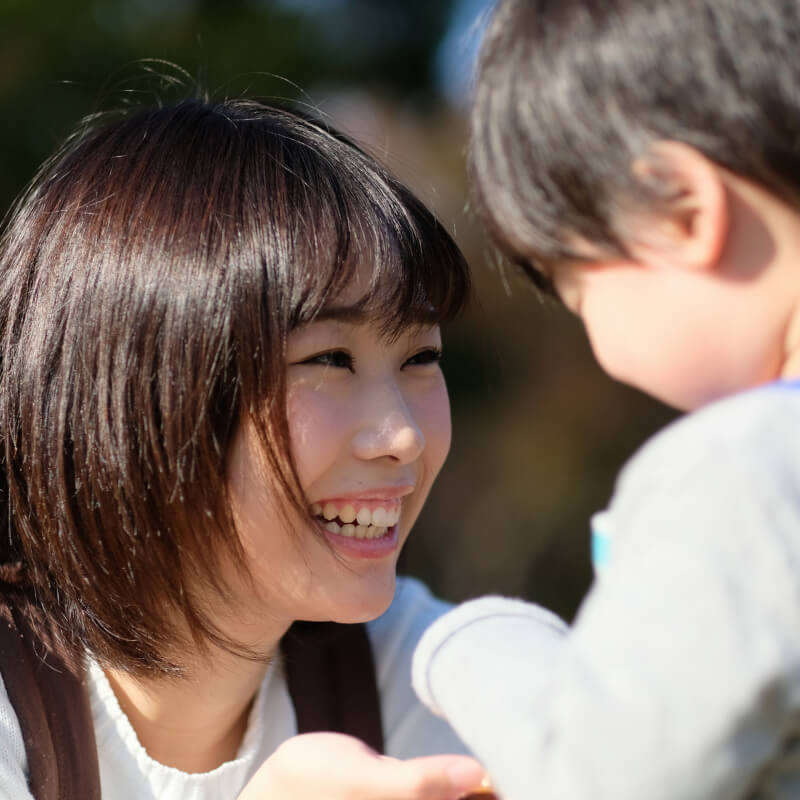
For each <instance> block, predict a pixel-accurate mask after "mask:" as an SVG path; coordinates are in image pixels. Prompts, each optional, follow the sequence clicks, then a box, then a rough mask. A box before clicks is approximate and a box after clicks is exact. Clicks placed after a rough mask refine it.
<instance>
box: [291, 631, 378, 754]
mask: <svg viewBox="0 0 800 800" xmlns="http://www.w3.org/2000/svg"><path fill="white" fill-rule="evenodd" d="M281 649H282V651H283V659H284V663H285V665H286V682H287V684H288V686H289V694H290V695H291V697H292V703H293V704H294V710H295V714H296V716H297V729H298V732H299V733H312V732H314V731H334V732H337V733H349V734H350V735H351V736H357V737H358V738H359V739H361V740H362V741H363V742H366V743H367V744H368V745H369V746H370V747H371V748H372V749H373V750H376V751H377V752H379V753H383V749H384V744H383V725H382V722H381V706H380V695H379V694H378V682H377V679H376V676H375V661H374V659H373V655H372V647H371V645H370V641H369V636H368V635H367V629H366V626H365V625H363V624H356V625H342V624H337V623H333V622H314V623H309V622H296V623H295V624H294V625H292V627H291V628H290V629H289V632H288V633H287V634H286V635H285V636H284V637H283V639H282V640H281Z"/></svg>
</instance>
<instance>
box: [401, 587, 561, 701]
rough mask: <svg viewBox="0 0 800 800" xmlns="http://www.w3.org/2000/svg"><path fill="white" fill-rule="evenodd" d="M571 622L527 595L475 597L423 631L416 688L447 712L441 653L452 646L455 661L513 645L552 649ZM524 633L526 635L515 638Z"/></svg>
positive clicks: (416, 658) (414, 672) (415, 670)
mask: <svg viewBox="0 0 800 800" xmlns="http://www.w3.org/2000/svg"><path fill="white" fill-rule="evenodd" d="M566 631H567V626H566V624H565V623H564V622H563V620H561V619H560V618H559V617H557V616H556V615H555V614H553V613H552V612H550V611H547V610H546V609H544V608H542V607H541V606H537V605H534V604H531V603H527V602H524V601H522V600H515V599H511V598H507V597H498V596H489V597H482V598H480V599H478V600H471V601H469V602H466V603H462V604H461V605H459V606H457V607H456V608H454V609H453V610H452V611H450V612H448V613H447V614H444V615H443V616H441V617H439V619H437V620H436V621H435V622H434V623H433V624H432V625H431V626H430V627H429V628H428V629H427V630H426V631H425V633H424V634H423V636H422V638H421V639H420V642H419V644H418V645H417V648H416V651H415V653H414V660H413V663H412V683H413V686H414V690H415V691H416V693H417V695H418V696H419V698H420V699H421V700H422V702H423V703H425V705H427V706H428V707H429V708H430V709H431V710H432V711H433V712H435V713H437V714H441V713H442V711H443V709H442V708H441V707H440V704H439V702H437V698H436V692H435V690H434V685H433V680H432V670H433V666H434V665H435V664H436V662H437V657H438V656H439V655H440V654H441V653H442V652H443V651H444V650H445V649H447V650H448V652H449V656H450V657H449V658H448V659H447V660H448V661H449V662H451V663H452V662H453V661H454V660H458V659H459V658H461V659H464V660H467V659H470V658H471V657H472V656H474V655H475V654H477V653H478V652H479V651H486V650H491V649H493V648H499V649H496V650H495V652H503V651H505V650H507V649H509V648H512V649H517V648H518V650H530V649H531V647H534V648H535V647H537V642H538V646H539V647H541V649H542V650H543V651H544V650H547V649H549V647H548V645H550V644H552V642H553V640H554V639H558V640H560V639H561V638H562V637H563V635H564V633H566ZM520 633H523V634H524V637H525V641H524V642H522V641H517V642H515V641H513V640H515V639H517V638H518V636H519V634H520Z"/></svg>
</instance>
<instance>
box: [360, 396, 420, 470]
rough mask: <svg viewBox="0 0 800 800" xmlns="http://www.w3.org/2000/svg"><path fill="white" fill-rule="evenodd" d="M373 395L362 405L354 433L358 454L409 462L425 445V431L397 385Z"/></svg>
mask: <svg viewBox="0 0 800 800" xmlns="http://www.w3.org/2000/svg"><path fill="white" fill-rule="evenodd" d="M379 395H380V396H378V395H377V394H376V395H373V397H372V399H371V402H370V401H369V400H368V402H367V403H366V404H365V407H364V408H363V409H362V417H361V421H360V423H359V425H358V429H357V430H356V434H355V436H354V437H353V452H354V455H355V456H356V457H357V458H362V459H375V458H386V457H388V458H391V459H394V460H395V461H398V462H400V463H403V464H406V463H409V462H411V461H414V460H415V459H417V458H419V456H420V455H421V454H422V451H423V450H424V449H425V435H424V434H423V432H422V429H421V428H420V427H419V425H418V423H417V421H416V420H415V418H414V415H413V413H412V411H411V409H410V408H409V405H408V403H407V402H406V399H405V398H404V397H403V395H402V393H401V392H400V391H399V390H398V389H395V390H394V391H390V392H381V393H379Z"/></svg>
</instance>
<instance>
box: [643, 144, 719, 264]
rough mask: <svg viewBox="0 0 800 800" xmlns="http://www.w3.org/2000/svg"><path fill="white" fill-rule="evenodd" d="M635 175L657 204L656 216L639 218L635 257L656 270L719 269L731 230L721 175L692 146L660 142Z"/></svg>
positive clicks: (645, 157) (653, 212) (709, 161)
mask: <svg viewBox="0 0 800 800" xmlns="http://www.w3.org/2000/svg"><path fill="white" fill-rule="evenodd" d="M631 170H632V172H633V174H634V176H635V177H636V178H637V179H638V180H639V181H641V182H642V183H643V184H644V185H645V186H647V187H648V188H649V191H651V192H652V193H653V194H654V195H656V197H657V198H658V200H656V201H655V203H654V206H655V210H654V211H652V212H644V213H643V214H640V213H637V212H634V214H633V217H634V218H635V221H636V225H635V228H633V229H632V231H631V236H630V238H629V242H630V244H631V252H632V253H633V254H634V255H635V256H636V257H637V258H639V259H641V260H642V261H645V262H651V263H654V264H656V263H657V264H661V265H672V266H678V267H683V268H685V269H692V270H709V269H714V268H715V267H716V265H717V263H718V262H719V259H720V256H721V255H722V250H723V248H724V246H725V241H726V239H727V235H728V224H729V199H728V193H727V189H726V186H725V182H724V179H723V175H722V171H721V169H720V168H719V167H718V166H717V165H716V164H715V163H714V162H713V161H711V160H710V159H708V158H706V157H705V156H704V155H703V154H702V153H700V152H699V151H698V150H695V149H694V148H693V147H690V146H689V145H687V144H683V143H682V142H675V141H660V142H656V143H655V144H654V145H653V146H652V147H651V148H650V150H648V152H647V153H646V154H645V155H643V156H640V157H639V158H637V159H636V160H635V161H634V162H633V164H632V166H631ZM656 203H658V205H656Z"/></svg>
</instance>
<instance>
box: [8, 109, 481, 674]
mask: <svg viewBox="0 0 800 800" xmlns="http://www.w3.org/2000/svg"><path fill="white" fill-rule="evenodd" d="M356 268H358V269H359V270H366V273H365V274H366V275H367V276H368V278H369V279H370V280H369V289H368V291H367V294H366V295H365V297H364V298H363V302H364V304H365V307H366V309H367V311H368V312H369V313H371V314H372V316H373V318H374V319H375V321H376V324H377V325H378V328H379V330H380V332H381V334H382V335H386V336H392V335H394V334H396V333H398V332H399V331H400V329H401V328H402V327H403V326H405V325H406V324H408V323H411V322H420V321H425V322H431V323H434V322H445V321H448V320H449V319H451V318H452V317H453V316H454V315H456V314H457V313H458V312H459V311H460V309H461V308H462V306H463V304H464V303H465V300H466V297H467V294H468V287H469V278H468V273H467V268H466V264H465V262H464V260H463V257H462V255H461V253H460V252H459V250H458V248H457V247H456V245H455V244H454V242H453V241H452V239H451V237H450V236H449V235H448V233H447V232H446V231H445V230H444V229H443V228H442V227H441V226H440V225H439V224H438V223H437V222H436V220H435V219H434V217H433V216H432V215H431V214H430V212H428V211H427V210H426V209H425V208H424V207H423V206H422V204H421V203H420V202H419V201H418V200H416V199H415V198H414V197H413V195H412V194H411V193H410V192H409V191H408V190H407V189H406V188H404V187H403V186H402V185H400V184H399V183H398V182H397V181H396V180H395V179H394V178H393V177H391V176H390V175H389V174H388V173H387V172H386V170H384V169H383V168H382V167H381V166H380V165H379V164H378V163H377V162H376V161H375V160H374V159H372V158H371V157H370V156H368V155H366V154H365V153H364V152H363V151H362V150H361V149H359V148H358V147H356V146H355V145H354V144H352V143H351V142H350V141H348V140H347V139H346V138H345V137H343V136H342V135H341V134H339V133H337V132H336V131H334V130H332V129H331V128H330V127H329V126H328V125H326V124H323V123H322V122H320V121H319V120H316V119H313V118H311V117H309V116H306V115H304V114H299V113H297V112H296V111H292V110H289V109H287V108H281V107H276V106H268V105H264V104H262V103H259V102H256V101H251V100H232V101H225V102H219V103H213V102H206V101H204V100H199V99H190V100H187V101H184V102H181V103H178V104H177V105H174V106H167V107H160V108H155V109H150V110H142V111H139V112H136V113H133V114H129V115H127V116H124V117H123V118H122V119H119V120H115V121H113V122H111V123H108V122H105V123H102V124H99V123H97V122H96V121H95V122H94V123H93V124H91V125H89V126H88V127H87V128H85V129H82V130H81V131H80V132H79V133H78V134H76V135H75V136H74V137H73V138H72V140H71V141H69V142H68V144H67V145H66V147H65V149H63V150H62V151H61V152H59V153H58V154H57V155H56V156H55V157H54V158H53V159H52V160H50V161H49V162H48V163H47V164H46V165H45V167H44V168H43V170H42V171H41V174H40V175H39V176H38V177H37V179H36V180H35V181H34V183H33V185H32V187H31V188H30V190H29V191H28V192H27V193H26V194H25V195H24V196H23V198H22V199H21V200H20V202H19V203H18V205H17V206H16V208H15V210H14V211H13V213H12V214H11V216H10V217H9V219H8V221H7V223H6V226H5V230H4V232H3V238H2V243H1V244H0V358H1V359H2V362H1V363H2V369H1V370H0V458H2V471H3V474H2V480H1V481H0V528H1V529H0V556H2V558H0V560H4V561H8V560H13V559H21V560H22V562H23V564H24V567H25V569H26V570H27V573H28V576H29V578H30V580H31V582H32V584H33V589H34V591H35V592H36V596H37V599H38V601H39V602H40V603H41V604H42V607H43V609H44V611H45V612H46V614H47V615H48V617H49V619H50V620H51V621H52V623H53V624H54V626H55V629H56V633H57V634H58V635H60V636H61V637H63V638H64V639H66V640H68V641H69V642H70V643H71V645H72V646H73V647H74V648H75V651H76V652H81V651H83V650H85V649H88V650H89V651H90V652H91V653H93V654H94V655H95V656H96V657H98V658H99V659H101V660H102V661H103V662H104V663H107V664H113V665H118V666H122V667H124V668H127V669H129V670H131V671H138V672H142V673H144V672H148V671H151V672H152V671H164V670H171V669H175V668H177V666H179V665H178V664H177V662H176V661H175V653H176V652H178V653H180V652H181V650H180V648H177V650H176V646H175V645H176V641H177V642H181V641H183V642H184V643H186V641H185V639H186V637H183V639H181V638H180V637H179V633H178V632H179V631H181V630H184V628H183V627H181V625H180V624H175V620H181V621H182V622H185V623H186V624H187V625H188V633H189V637H190V639H191V638H192V637H194V638H196V639H197V640H198V641H200V642H208V641H216V642H218V643H221V644H223V645H225V646H229V647H231V646H233V645H234V643H231V642H227V641H226V640H225V638H224V636H222V635H221V633H220V632H219V631H218V630H216V629H215V628H214V626H213V624H212V623H211V622H210V618H209V615H208V613H207V610H208V605H207V601H208V598H207V597H206V598H204V600H205V601H206V604H205V605H204V603H203V601H201V600H200V599H199V598H198V597H196V596H195V594H194V592H195V591H196V589H197V587H198V586H203V587H213V588H214V589H216V590H217V591H218V593H219V597H220V601H221V602H225V598H226V588H227V587H225V586H224V585H223V581H222V580H221V578H220V572H219V565H220V563H221V558H222V556H223V555H224V556H225V557H226V558H227V557H233V558H234V563H237V564H239V565H240V566H241V567H243V568H246V567H245V565H244V564H243V563H242V561H243V559H242V551H241V547H240V544H239V540H238V538H237V536H236V534H235V531H234V530H233V524H232V520H231V514H230V510H229V506H228V502H227V491H226V457H227V453H228V448H229V444H230V442H231V441H232V436H233V434H234V433H235V431H236V429H237V427H238V426H239V424H240V423H241V422H242V420H243V418H244V416H245V415H251V416H252V417H254V420H255V422H256V424H257V427H258V429H259V433H260V435H261V437H262V442H263V445H264V448H265V453H266V456H267V458H268V462H269V464H270V466H271V468H272V471H273V480H274V483H275V488H276V490H277V492H278V496H280V497H283V498H284V499H285V500H287V501H288V503H289V504H293V505H294V507H295V508H297V509H298V510H299V511H300V513H304V514H308V515H310V512H309V511H308V509H307V507H306V506H307V503H306V500H305V499H304V497H303V494H302V491H301V488H300V486H299V483H298V478H297V473H296V470H295V468H294V464H293V461H292V458H291V454H290V450H289V438H288V421H287V418H286V404H285V388H286V363H285V345H286V340H287V336H288V334H289V332H290V331H291V330H292V328H294V327H295V326H297V325H299V324H302V323H304V322H307V321H310V320H312V319H313V318H314V316H315V315H316V314H317V313H318V312H319V311H320V310H321V309H322V308H323V306H324V305H325V304H326V302H328V301H329V300H331V299H332V298H334V297H335V296H336V294H337V292H338V291H339V290H340V289H341V288H342V287H344V286H345V285H346V284H347V283H348V281H349V280H350V278H351V277H352V276H353V274H354V271H355V269H356ZM360 274H364V273H363V272H360ZM288 507H291V505H289V506H288Z"/></svg>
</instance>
